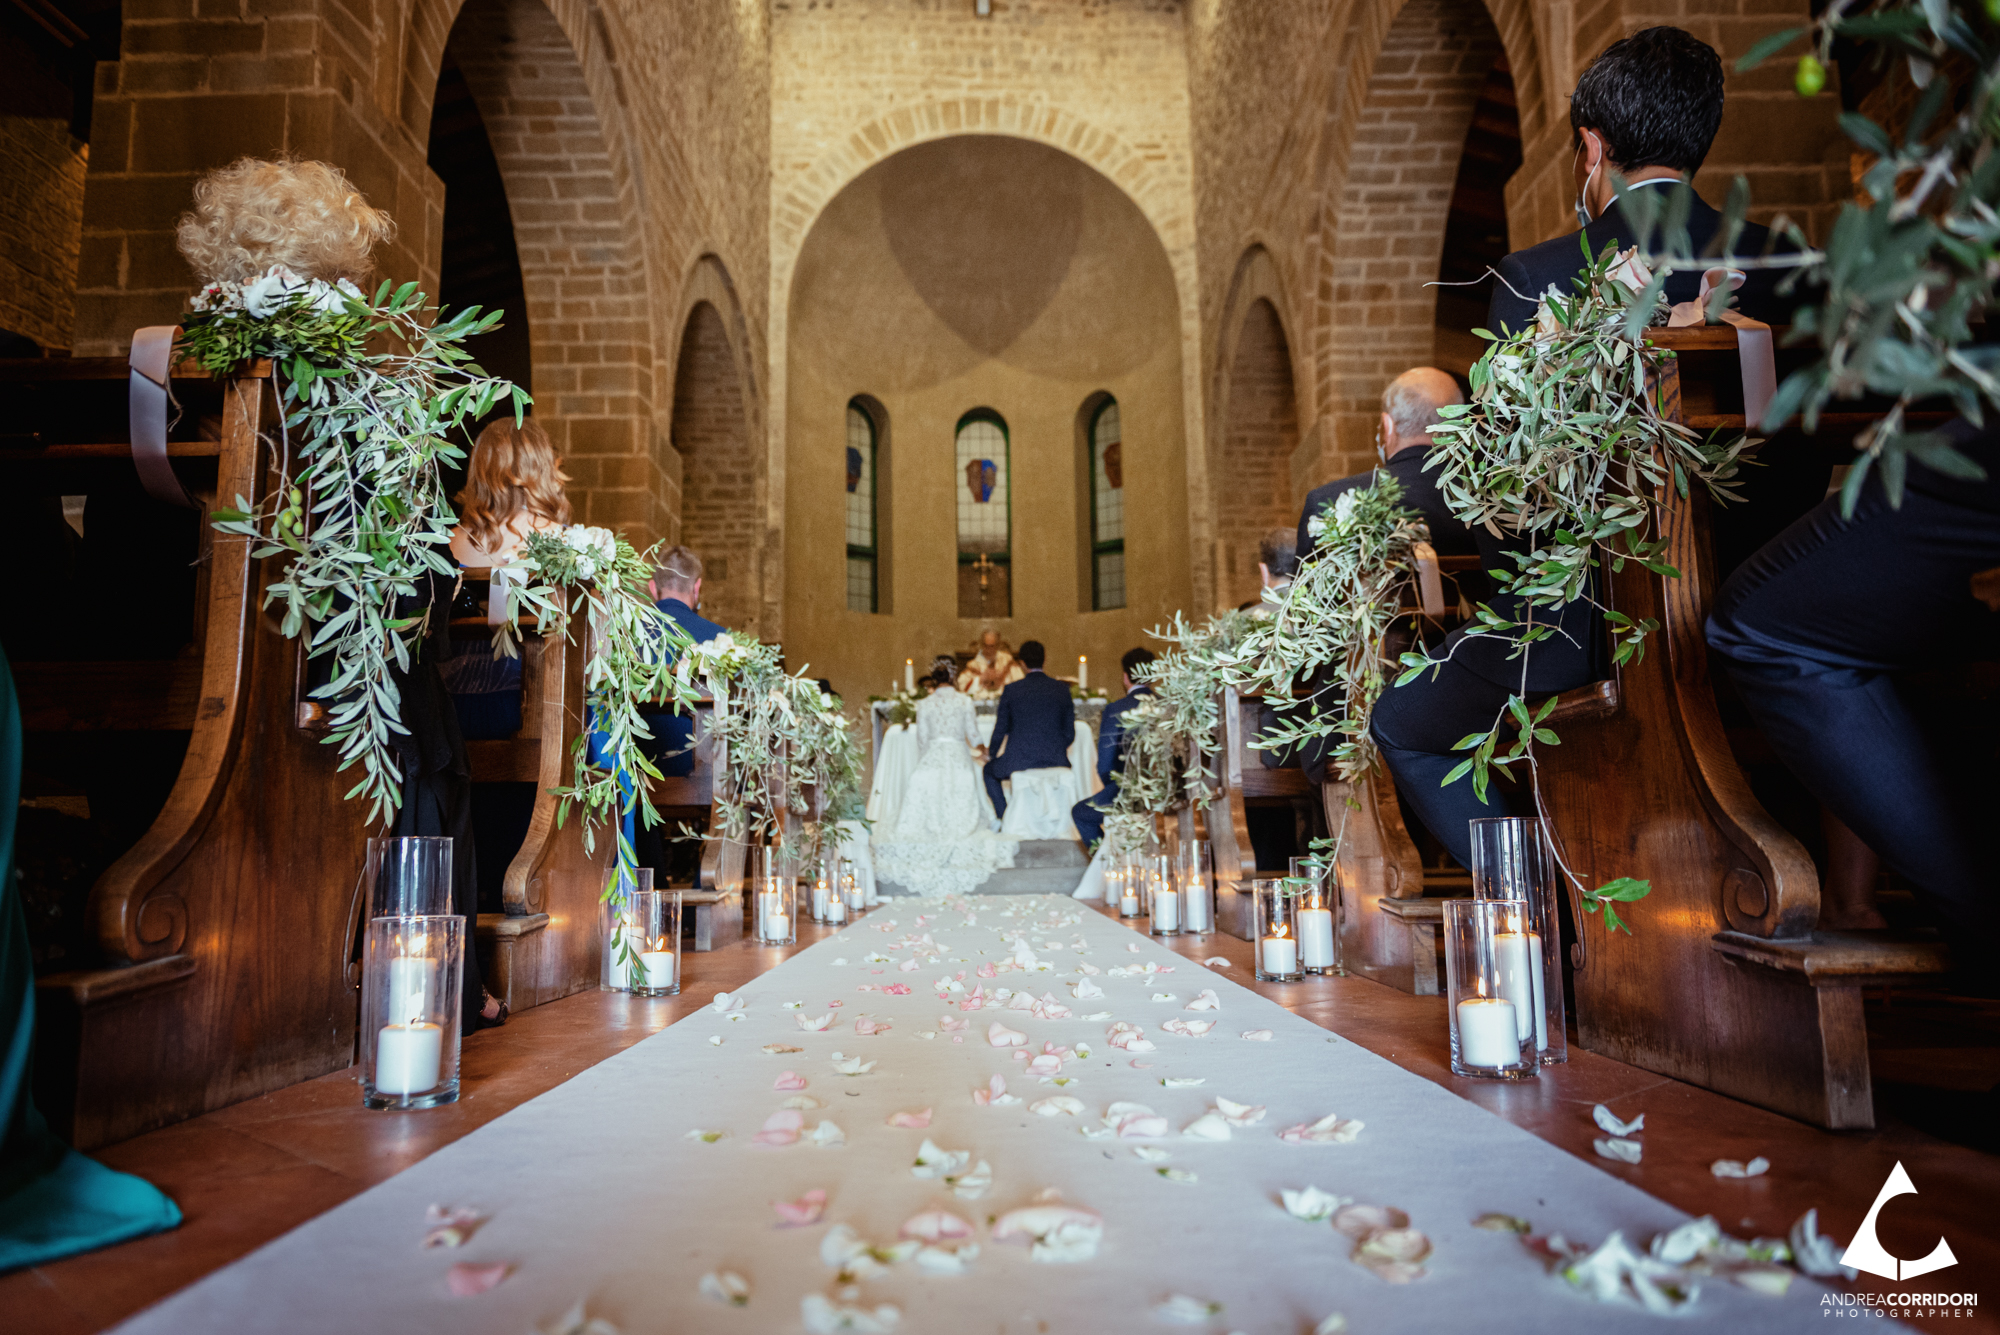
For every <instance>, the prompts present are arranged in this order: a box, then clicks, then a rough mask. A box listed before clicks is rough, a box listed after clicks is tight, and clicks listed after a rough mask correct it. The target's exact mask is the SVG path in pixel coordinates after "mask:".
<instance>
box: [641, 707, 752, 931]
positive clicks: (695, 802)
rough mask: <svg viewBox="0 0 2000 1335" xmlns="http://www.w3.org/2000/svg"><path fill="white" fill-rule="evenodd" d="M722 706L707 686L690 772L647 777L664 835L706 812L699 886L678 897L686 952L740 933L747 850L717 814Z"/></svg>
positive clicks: (747, 873)
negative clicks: (728, 833)
mask: <svg viewBox="0 0 2000 1335" xmlns="http://www.w3.org/2000/svg"><path fill="white" fill-rule="evenodd" d="M718 701H720V702H721V703H720V706H719V707H720V708H722V709H725V710H726V709H727V708H728V707H729V705H728V696H727V694H726V693H718V692H717V691H716V689H715V683H714V682H710V683H709V693H708V695H707V697H706V698H705V699H703V700H702V701H701V702H700V703H699V704H698V705H697V706H696V707H695V712H694V773H692V774H688V775H685V776H678V777H669V778H659V779H651V780H649V781H648V782H649V783H650V784H651V795H652V799H653V805H654V806H656V807H658V808H659V809H660V814H661V815H662V816H664V817H666V820H667V832H668V833H669V834H670V835H671V834H677V833H679V829H680V826H681V824H682V822H684V821H686V820H687V819H688V818H689V817H691V816H694V815H698V814H700V813H703V812H706V813H707V815H708V827H707V833H706V834H705V836H704V837H703V839H702V849H701V884H702V888H701V889H699V890H687V891H684V892H683V893H682V895H681V912H682V915H683V918H682V927H681V931H682V934H683V935H684V936H690V937H692V940H691V942H690V943H689V947H688V948H689V949H691V950H697V951H706V950H714V949H715V948H716V947H717V946H718V945H725V944H727V943H729V942H731V941H734V940H736V939H737V938H738V937H740V936H742V935H743V932H744V921H743V903H744V890H743V887H744V882H745V881H746V880H747V879H748V878H749V876H750V874H751V869H750V865H749V862H750V856H749V855H750V849H749V846H748V845H747V844H745V843H743V842H742V841H740V840H734V839H725V838H723V837H722V820H721V817H720V814H719V813H718V812H717V810H716V796H717V792H716V785H717V781H718V776H720V775H722V774H723V773H724V772H725V767H724V764H723V761H724V758H725V755H726V753H727V744H726V743H724V742H723V741H722V740H721V739H720V738H718V737H716V736H715V731H714V721H715V716H716V710H717V708H718V703H717V702H718Z"/></svg>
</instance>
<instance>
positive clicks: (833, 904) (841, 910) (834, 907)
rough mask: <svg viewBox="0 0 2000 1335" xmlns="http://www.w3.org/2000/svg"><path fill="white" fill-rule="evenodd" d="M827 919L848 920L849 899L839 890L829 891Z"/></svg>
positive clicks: (830, 920) (829, 920) (827, 896)
mask: <svg viewBox="0 0 2000 1335" xmlns="http://www.w3.org/2000/svg"><path fill="white" fill-rule="evenodd" d="M826 920H827V921H828V922H846V921H847V899H846V897H845V896H843V895H842V894H841V893H840V892H839V891H837V890H828V891H827V895H826Z"/></svg>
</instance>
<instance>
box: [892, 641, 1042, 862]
mask: <svg viewBox="0 0 2000 1335" xmlns="http://www.w3.org/2000/svg"><path fill="white" fill-rule="evenodd" d="M956 672H957V664H955V663H953V662H952V660H951V659H949V658H939V659H938V660H937V661H936V662H935V663H933V664H932V665H931V681H932V682H933V683H935V685H934V687H933V689H932V691H931V693H930V694H929V695H928V696H926V697H924V698H923V699H922V700H920V701H918V702H917V765H916V768H915V769H914V770H912V771H911V772H910V778H909V783H908V786H907V787H905V788H904V790H903V805H902V809H901V810H900V811H899V812H898V813H897V815H896V822H895V825H894V827H893V828H891V829H877V830H876V832H875V876H876V879H877V880H879V881H890V882H893V883H894V884H896V885H899V886H901V887H903V888H904V889H905V890H908V891H910V892H911V893H913V894H919V895H948V894H961V895H962V894H969V893H971V892H972V890H973V889H974V888H975V887H977V886H978V884H979V883H980V882H981V881H983V880H985V879H986V878H987V877H988V876H990V875H992V874H993V872H994V870H995V869H996V868H999V867H1011V866H1013V865H1014V853H1015V851H1016V849H1018V848H1019V844H1018V843H1016V842H1015V841H1014V840H1012V839H1002V838H1001V837H1000V836H999V835H997V834H995V833H993V831H992V826H993V819H992V816H993V813H992V807H991V805H990V804H989V803H988V801H987V799H986V789H985V785H984V783H983V781H982V779H981V771H980V764H979V758H978V754H977V753H978V751H979V749H980V742H979V724H978V721H977V719H976V717H975V716H974V714H973V709H972V700H971V699H970V697H968V696H966V695H964V694H962V693H961V692H960V691H958V690H957V689H956V688H955V687H954V686H953V685H952V680H953V677H954V676H955V674H956Z"/></svg>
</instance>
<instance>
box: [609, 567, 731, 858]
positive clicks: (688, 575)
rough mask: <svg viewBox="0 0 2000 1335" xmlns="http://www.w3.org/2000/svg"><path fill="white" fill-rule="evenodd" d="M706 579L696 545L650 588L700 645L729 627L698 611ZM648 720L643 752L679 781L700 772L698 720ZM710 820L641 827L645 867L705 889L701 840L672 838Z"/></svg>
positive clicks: (638, 835)
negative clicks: (696, 742) (696, 754)
mask: <svg viewBox="0 0 2000 1335" xmlns="http://www.w3.org/2000/svg"><path fill="white" fill-rule="evenodd" d="M701 580H702V563H701V557H700V556H698V555H696V554H695V551H694V549H693V548H692V547H686V546H679V547H670V548H668V549H667V551H666V552H665V553H663V554H662V555H661V557H660V564H659V565H658V566H657V567H655V569H654V571H653V578H652V579H651V580H650V581H649V582H648V583H647V585H646V589H647V592H649V593H651V594H652V595H653V597H654V599H655V602H654V604H653V605H654V606H655V607H657V608H659V609H660V611H661V613H662V614H664V615H665V616H666V618H667V619H668V620H669V621H671V622H673V623H674V624H675V625H676V626H679V627H680V628H681V629H682V630H683V631H685V632H687V636H688V638H689V639H690V640H693V641H694V642H695V643H696V644H702V643H704V642H706V641H708V640H712V639H714V638H715V637H716V636H718V635H725V634H727V633H728V631H727V628H725V627H723V626H721V625H718V624H717V623H715V622H713V621H710V620H709V619H708V618H707V617H705V616H703V615H702V614H701V613H700V612H699V611H697V610H696V609H697V608H699V607H700V606H701ZM669 657H670V658H671V653H670V654H669ZM644 717H645V719H646V724H647V726H648V727H649V728H651V729H652V732H653V736H652V739H651V740H650V741H647V742H643V743H641V750H643V751H644V752H645V754H646V758H647V759H649V760H651V761H652V762H653V763H654V764H655V765H657V766H658V767H659V770H660V773H661V775H662V776H664V777H666V778H669V779H673V778H685V777H686V776H688V775H690V774H692V773H694V719H693V717H692V716H690V715H687V714H682V713H679V712H677V711H672V710H664V711H660V712H648V713H646V714H645V715H644ZM707 821H708V815H707V813H706V812H701V813H699V814H696V815H692V816H690V817H688V818H687V819H686V820H685V822H683V821H680V820H676V821H674V822H673V828H672V829H669V827H668V826H666V825H656V826H654V827H653V828H652V829H650V830H647V829H643V828H635V829H634V831H633V833H632V839H633V842H634V851H635V852H636V854H637V856H638V859H639V861H640V863H641V864H643V865H646V866H650V867H652V868H654V869H655V872H656V874H657V875H658V876H659V877H660V878H661V879H660V883H661V884H662V885H668V884H673V885H678V884H681V883H682V882H683V881H685V882H687V883H688V884H691V885H694V886H695V887H696V888H699V887H700V881H701V844H700V842H699V841H698V840H693V839H678V838H673V837H671V836H672V835H674V834H676V833H677V832H678V830H679V826H680V825H681V824H682V823H685V824H686V825H687V826H688V827H689V828H690V829H692V830H693V831H694V832H695V833H697V834H700V833H702V832H703V831H705V830H706V828H707Z"/></svg>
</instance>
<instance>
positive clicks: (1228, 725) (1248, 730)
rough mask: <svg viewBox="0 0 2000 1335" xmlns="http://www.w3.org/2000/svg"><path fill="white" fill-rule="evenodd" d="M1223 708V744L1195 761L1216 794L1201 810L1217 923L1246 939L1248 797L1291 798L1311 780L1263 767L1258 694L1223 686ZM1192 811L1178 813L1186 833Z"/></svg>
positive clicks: (1250, 871)
mask: <svg viewBox="0 0 2000 1335" xmlns="http://www.w3.org/2000/svg"><path fill="white" fill-rule="evenodd" d="M1217 704H1218V708H1219V709H1220V711H1221V714H1222V749H1221V751H1220V752H1219V753H1217V754H1215V755H1202V756H1198V757H1196V758H1195V763H1196V764H1198V765H1201V766H1203V767H1205V768H1206V769H1207V770H1208V771H1209V775H1210V779H1209V782H1210V785H1211V787H1212V788H1213V789H1214V790H1215V796H1214V797H1213V798H1211V799H1210V800H1209V802H1208V803H1207V806H1206V808H1205V809H1204V810H1203V811H1202V812H1201V813H1200V815H1201V817H1202V823H1203V825H1204V826H1205V828H1206V832H1207V837H1208V839H1209V842H1210V845H1211V846H1212V848H1213V851H1214V856H1215V884H1216V908H1215V917H1216V925H1217V926H1218V927H1220V928H1221V929H1222V930H1223V931H1225V932H1227V933H1229V934H1230V935H1231V936H1235V937H1241V938H1242V939H1244V940H1246V941H1247V940H1249V939H1250V938H1251V936H1252V934H1253V928H1252V926H1251V916H1250V896H1249V894H1248V893H1247V891H1245V890H1243V889H1242V888H1241V886H1242V883H1243V882H1245V881H1249V880H1254V879H1255V878H1256V877H1257V876H1258V874H1259V873H1258V869H1257V854H1256V850H1255V849H1253V848H1252V847H1251V845H1250V821H1249V808H1250V804H1251V803H1252V802H1267V801H1272V800H1279V801H1286V802H1289V801H1290V800H1291V799H1293V798H1301V797H1311V796H1312V785H1311V784H1310V783H1308V782H1306V776H1305V775H1304V774H1303V773H1301V772H1300V771H1299V770H1296V769H1292V768H1285V769H1266V768H1265V767H1264V762H1263V760H1262V759H1261V758H1260V757H1259V755H1258V753H1257V752H1256V751H1253V750H1251V748H1250V741H1251V739H1252V738H1253V737H1255V736H1256V735H1257V709H1258V704H1259V700H1258V697H1256V696H1247V695H1244V694H1242V693H1241V692H1239V691H1238V690H1237V689H1236V688H1235V687H1234V686H1225V687H1224V688H1223V690H1222V696H1221V698H1220V699H1219V700H1218V702H1217ZM1195 816H1196V813H1195V812H1193V811H1192V810H1188V811H1186V813H1185V814H1184V815H1182V816H1181V817H1180V820H1181V822H1182V827H1183V833H1184V834H1191V833H1192V832H1193V826H1194V821H1195Z"/></svg>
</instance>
